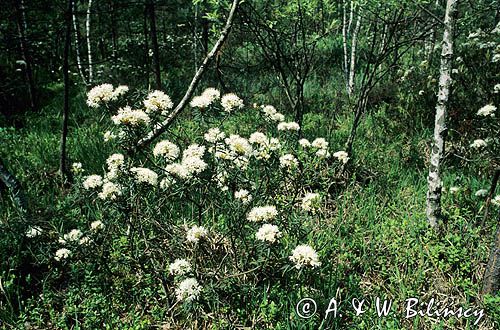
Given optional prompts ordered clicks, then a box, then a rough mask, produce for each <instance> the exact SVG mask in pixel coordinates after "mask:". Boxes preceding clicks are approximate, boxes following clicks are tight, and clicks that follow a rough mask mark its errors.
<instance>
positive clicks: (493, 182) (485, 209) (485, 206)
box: [481, 168, 500, 227]
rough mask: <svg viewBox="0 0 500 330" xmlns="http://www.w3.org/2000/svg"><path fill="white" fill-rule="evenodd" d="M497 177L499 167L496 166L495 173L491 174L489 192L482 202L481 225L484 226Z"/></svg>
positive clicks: (495, 187)
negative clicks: (483, 202) (484, 201)
mask: <svg viewBox="0 0 500 330" xmlns="http://www.w3.org/2000/svg"><path fill="white" fill-rule="evenodd" d="M499 178H500V168H497V169H496V170H495V174H493V180H491V187H490V192H489V193H488V197H487V198H486V203H485V204H484V215H483V220H482V221H481V227H483V226H484V224H485V223H486V220H487V218H488V213H489V209H490V204H491V199H492V198H493V196H494V195H495V191H496V189H497V185H498V179H499Z"/></svg>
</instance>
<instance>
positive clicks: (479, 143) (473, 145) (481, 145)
mask: <svg viewBox="0 0 500 330" xmlns="http://www.w3.org/2000/svg"><path fill="white" fill-rule="evenodd" d="M487 145H488V144H487V143H486V141H484V140H482V139H476V140H474V142H472V143H471V145H470V147H471V148H476V149H479V148H484V147H486V146H487Z"/></svg>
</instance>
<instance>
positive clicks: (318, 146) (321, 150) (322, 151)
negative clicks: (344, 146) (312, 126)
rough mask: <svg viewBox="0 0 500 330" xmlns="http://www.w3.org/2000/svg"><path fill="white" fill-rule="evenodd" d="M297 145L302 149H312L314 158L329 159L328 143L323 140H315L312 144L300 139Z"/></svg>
mask: <svg viewBox="0 0 500 330" xmlns="http://www.w3.org/2000/svg"><path fill="white" fill-rule="evenodd" d="M299 145H300V146H301V147H302V148H304V149H308V148H312V149H313V150H314V151H315V153H316V156H317V157H319V158H328V157H330V152H329V151H328V142H327V141H326V140H325V139H324V138H316V139H314V140H313V142H312V143H311V142H309V140H308V139H300V140H299Z"/></svg>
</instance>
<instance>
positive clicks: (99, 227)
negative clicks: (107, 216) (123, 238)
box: [90, 220, 104, 231]
mask: <svg viewBox="0 0 500 330" xmlns="http://www.w3.org/2000/svg"><path fill="white" fill-rule="evenodd" d="M102 229H104V224H103V223H102V221H100V220H96V221H93V222H92V223H91V224H90V230H92V231H99V230H102Z"/></svg>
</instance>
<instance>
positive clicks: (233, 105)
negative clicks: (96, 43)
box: [221, 93, 243, 112]
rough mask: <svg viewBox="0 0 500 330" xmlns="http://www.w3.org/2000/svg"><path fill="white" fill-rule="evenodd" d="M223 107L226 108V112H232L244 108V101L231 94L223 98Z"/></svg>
mask: <svg viewBox="0 0 500 330" xmlns="http://www.w3.org/2000/svg"><path fill="white" fill-rule="evenodd" d="M221 105H222V107H223V108H224V111H226V112H232V111H233V110H236V109H241V108H243V100H242V99H240V98H239V97H238V96H237V95H236V94H234V93H229V94H225V95H224V96H222V98H221Z"/></svg>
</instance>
